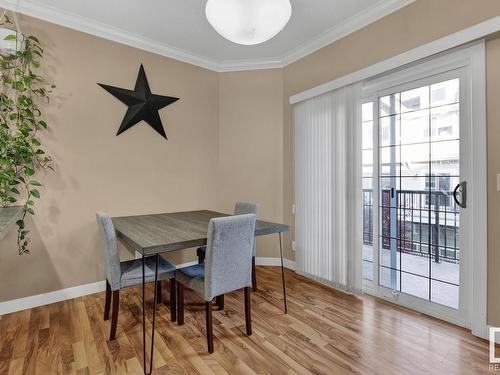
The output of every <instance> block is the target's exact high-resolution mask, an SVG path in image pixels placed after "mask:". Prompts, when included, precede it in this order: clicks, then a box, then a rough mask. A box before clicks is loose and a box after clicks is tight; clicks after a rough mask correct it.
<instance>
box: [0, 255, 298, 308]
mask: <svg viewBox="0 0 500 375" xmlns="http://www.w3.org/2000/svg"><path fill="white" fill-rule="evenodd" d="M197 263H198V262H197V261H193V262H187V263H183V264H177V265H176V266H177V268H183V267H187V266H192V265H193V264H197ZM255 263H256V264H257V265H260V266H280V265H281V262H280V259H279V258H261V257H257V258H255ZM284 266H285V267H286V268H288V269H291V270H294V269H295V262H293V261H291V260H288V259H284ZM104 290H106V283H105V281H104V280H103V281H97V282H95V283H90V284H83V285H79V286H75V287H72V288H66V289H60V290H56V291H53V292H48V293H42V294H37V295H34V296H29V297H23V298H17V299H13V300H10V301H5V302H0V315H4V314H10V313H13V312H16V311H21V310H26V309H31V308H34V307H38V306H44V305H49V304H51V303H56V302H60V301H65V300H68V299H73V298H77V297H83V296H86V295H89V294H94V293H99V292H103V291H104Z"/></svg>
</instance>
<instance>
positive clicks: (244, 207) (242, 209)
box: [196, 202, 259, 310]
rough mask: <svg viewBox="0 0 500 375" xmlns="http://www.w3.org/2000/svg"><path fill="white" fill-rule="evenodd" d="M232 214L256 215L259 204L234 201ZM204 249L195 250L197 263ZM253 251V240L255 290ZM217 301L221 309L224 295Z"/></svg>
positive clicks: (201, 260)
mask: <svg viewBox="0 0 500 375" xmlns="http://www.w3.org/2000/svg"><path fill="white" fill-rule="evenodd" d="M234 214H235V215H243V214H255V216H257V215H258V214H259V204H258V203H246V202H236V204H235V206H234ZM205 249H206V246H202V247H199V248H198V249H197V250H196V255H198V263H203V261H204V259H205ZM255 253H256V246H255V242H254V245H253V252H252V286H253V290H254V291H256V290H257V275H256V273H255ZM217 303H218V304H219V309H220V310H222V309H223V308H224V296H220V297H219V298H218V300H217Z"/></svg>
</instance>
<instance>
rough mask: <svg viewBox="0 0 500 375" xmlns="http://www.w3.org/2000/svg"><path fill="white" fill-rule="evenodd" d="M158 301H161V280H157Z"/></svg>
mask: <svg viewBox="0 0 500 375" xmlns="http://www.w3.org/2000/svg"><path fill="white" fill-rule="evenodd" d="M156 301H157V302H158V303H161V280H160V281H157V282H156Z"/></svg>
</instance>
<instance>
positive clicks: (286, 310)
mask: <svg viewBox="0 0 500 375" xmlns="http://www.w3.org/2000/svg"><path fill="white" fill-rule="evenodd" d="M278 235H279V238H280V258H281V280H282V282H283V297H284V302H285V314H288V307H287V304H286V286H285V269H284V267H283V245H282V242H281V232H279V233H278Z"/></svg>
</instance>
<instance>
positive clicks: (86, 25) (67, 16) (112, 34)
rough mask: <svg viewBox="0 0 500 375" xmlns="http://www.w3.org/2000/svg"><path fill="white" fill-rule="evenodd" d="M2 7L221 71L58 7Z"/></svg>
mask: <svg viewBox="0 0 500 375" xmlns="http://www.w3.org/2000/svg"><path fill="white" fill-rule="evenodd" d="M0 7H1V8H4V9H8V10H11V11H14V12H17V13H22V14H25V15H27V16H30V17H34V18H38V19H41V20H43V21H47V22H50V23H54V24H56V25H60V26H64V27H67V28H70V29H73V30H77V31H81V32H84V33H86V34H91V35H95V36H98V37H101V38H104V39H108V40H111V41H113V42H117V43H121V44H125V45H127V46H130V47H135V48H138V49H141V50H144V51H148V52H152V53H155V54H158V55H162V56H165V57H169V58H172V59H175V60H179V61H182V62H186V63H188V64H192V65H196V66H199V67H202V68H205V69H209V70H214V71H218V67H219V64H218V63H217V62H215V61H213V60H211V59H209V58H206V57H202V56H198V55H195V54H192V53H189V52H187V51H184V50H182V49H179V48H176V47H172V46H169V45H166V44H162V43H159V42H158V41H155V40H152V39H149V38H146V37H143V36H141V35H137V34H134V33H130V32H128V31H125V30H122V29H119V28H115V27H112V26H109V25H106V24H104V23H101V22H98V21H94V20H91V19H89V18H86V17H82V16H78V15H75V14H73V13H69V12H66V11H62V10H60V9H57V8H55V7H51V6H46V5H41V4H39V3H36V2H35V1H32V0H0Z"/></svg>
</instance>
